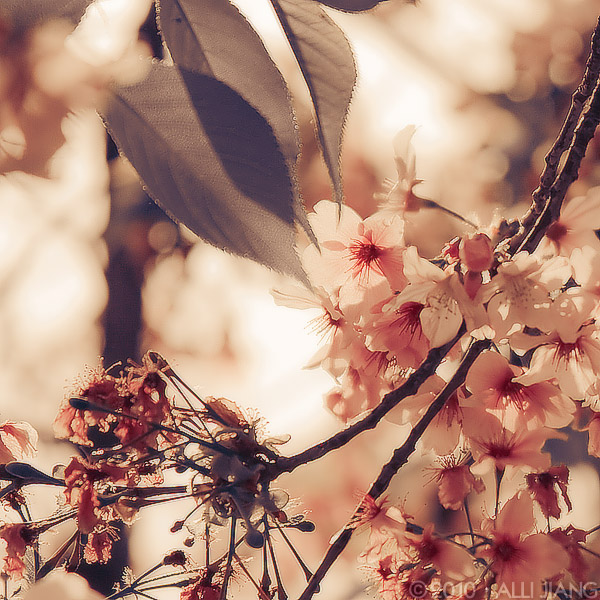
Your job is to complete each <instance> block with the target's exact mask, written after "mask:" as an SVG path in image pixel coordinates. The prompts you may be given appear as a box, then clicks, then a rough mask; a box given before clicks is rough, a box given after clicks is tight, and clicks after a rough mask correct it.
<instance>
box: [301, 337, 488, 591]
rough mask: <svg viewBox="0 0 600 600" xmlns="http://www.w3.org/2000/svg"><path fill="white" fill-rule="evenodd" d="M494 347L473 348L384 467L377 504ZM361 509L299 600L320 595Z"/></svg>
mask: <svg viewBox="0 0 600 600" xmlns="http://www.w3.org/2000/svg"><path fill="white" fill-rule="evenodd" d="M490 343H491V342H490V340H478V341H476V342H474V343H473V344H472V345H471V347H470V348H469V350H468V351H467V353H466V354H465V356H464V358H463V360H462V361H461V363H460V365H459V367H458V369H457V370H456V372H455V373H454V376H453V377H452V379H450V381H449V382H448V383H447V384H446V386H445V387H444V389H443V390H442V391H441V392H440V393H439V394H438V396H437V397H436V399H435V400H434V401H433V403H432V404H431V406H430V407H429V408H428V409H427V412H426V413H425V414H424V415H423V417H421V420H420V421H419V422H418V423H417V424H416V425H415V427H414V428H413V429H412V431H411V432H410V434H409V436H408V438H407V439H406V441H405V442H404V444H402V446H400V447H399V448H397V449H396V451H395V452H394V454H393V455H392V458H391V459H390V461H389V462H388V463H387V464H386V465H384V466H383V468H382V469H381V472H380V473H379V475H378V477H377V479H376V480H375V481H374V482H373V483H372V484H371V487H370V489H369V491H368V492H367V493H368V495H369V496H371V498H373V499H374V500H376V499H377V498H379V497H380V496H381V494H383V492H385V490H386V489H387V488H388V486H389V485H390V482H391V481H392V478H393V477H394V475H395V474H396V473H397V472H398V471H399V470H400V468H401V467H402V466H404V465H405V464H406V462H407V461H408V458H409V457H410V455H411V454H412V453H413V452H414V450H415V446H416V444H417V442H418V441H419V439H421V436H422V435H423V433H424V432H425V429H426V428H427V426H428V425H429V424H430V423H431V421H432V420H433V419H434V417H435V416H436V415H437V414H438V413H439V412H440V410H442V408H443V406H444V404H445V403H446V402H447V400H448V398H450V396H451V395H452V394H453V393H454V392H455V391H456V390H457V389H458V388H459V387H460V386H461V385H462V383H463V382H464V380H465V377H466V375H467V372H468V370H469V368H470V367H471V365H472V364H473V361H474V360H475V359H476V358H477V357H478V356H479V354H480V353H481V352H483V350H485V349H486V348H488V347H489V345H490ZM361 505H362V503H361ZM361 505H359V506H358V507H357V509H356V510H355V511H354V514H353V516H352V517H351V518H350V520H349V521H348V523H347V524H346V526H345V527H344V529H342V531H341V532H340V533H339V534H338V535H337V536H336V538H335V541H334V542H333V543H332V544H331V545H330V546H329V550H328V551H327V553H326V554H325V557H324V558H323V560H322V561H321V564H320V565H319V567H318V569H317V570H316V571H315V574H314V575H313V576H312V577H311V578H310V580H309V582H308V584H307V586H306V588H305V590H304V592H303V593H302V595H301V596H300V598H299V599H298V600H310V598H312V597H313V596H314V594H315V593H316V592H317V591H318V588H319V583H320V582H321V581H322V579H323V577H325V575H326V574H327V572H328V571H329V569H330V567H331V566H332V565H333V563H334V562H335V561H336V559H337V558H338V557H339V555H340V554H341V553H342V551H343V550H344V548H345V547H346V546H347V545H348V542H349V541H350V538H351V537H352V534H353V532H354V529H355V526H354V523H355V519H356V517H357V515H358V511H359V509H360V506H361Z"/></svg>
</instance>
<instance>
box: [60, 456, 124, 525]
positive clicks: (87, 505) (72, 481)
mask: <svg viewBox="0 0 600 600" xmlns="http://www.w3.org/2000/svg"><path fill="white" fill-rule="evenodd" d="M129 477H130V474H129V471H128V470H127V469H124V468H119V467H115V466H112V465H108V464H105V463H103V464H101V465H91V464H89V463H87V462H86V461H84V460H83V459H81V458H78V457H73V458H72V459H71V462H70V463H69V465H68V466H67V468H66V469H65V485H66V486H67V487H66V489H65V492H64V494H65V497H66V499H67V502H68V503H69V504H70V505H71V506H74V507H77V526H78V527H79V530H80V531H81V532H82V533H91V532H92V531H93V530H94V528H95V527H96V526H97V525H98V524H99V523H100V522H101V517H102V515H101V513H100V510H99V509H100V501H99V500H98V491H97V489H96V487H95V486H96V484H97V483H99V482H104V483H113V484H116V483H119V484H122V485H123V484H127V483H128V481H129Z"/></svg>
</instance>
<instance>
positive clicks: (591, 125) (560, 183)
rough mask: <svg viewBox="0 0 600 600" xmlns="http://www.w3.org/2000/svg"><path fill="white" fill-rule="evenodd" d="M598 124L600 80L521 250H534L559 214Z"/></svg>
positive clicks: (599, 121) (519, 249) (599, 119)
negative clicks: (542, 207)
mask: <svg viewBox="0 0 600 600" xmlns="http://www.w3.org/2000/svg"><path fill="white" fill-rule="evenodd" d="M599 123H600V83H599V84H597V85H596V89H595V90H594V93H593V95H592V99H591V101H590V104H589V107H588V109H587V111H586V112H585V114H584V116H583V118H582V119H581V121H580V123H579V125H578V126H577V128H576V129H575V133H574V136H573V143H572V144H571V147H570V148H569V152H568V154H567V158H566V160H565V164H564V166H563V168H562V169H561V172H560V174H559V175H558V177H557V178H556V181H555V182H554V183H553V184H552V186H551V187H550V196H549V198H548V200H547V202H546V205H545V208H544V210H543V211H542V214H541V215H540V217H539V218H538V220H537V221H536V223H535V225H534V226H533V227H532V228H531V230H530V232H529V233H528V235H527V237H526V238H525V240H524V241H523V243H522V244H521V245H520V246H519V248H518V251H521V250H525V251H526V252H533V251H534V250H535V249H536V248H537V246H538V244H539V243H540V241H541V240H542V238H543V237H544V235H545V233H546V230H547V229H548V227H549V226H550V225H551V224H552V223H554V222H555V221H557V220H558V218H559V217H560V209H561V207H562V203H563V200H564V199H565V196H566V194H567V190H568V189H569V186H570V185H571V184H572V183H573V182H574V181H575V180H576V179H577V177H578V176H579V167H580V166H581V161H582V160H583V157H584V156H585V151H586V149H587V147H588V144H589V143H590V141H591V140H592V139H593V137H594V134H595V133H596V128H597V127H598V124H599Z"/></svg>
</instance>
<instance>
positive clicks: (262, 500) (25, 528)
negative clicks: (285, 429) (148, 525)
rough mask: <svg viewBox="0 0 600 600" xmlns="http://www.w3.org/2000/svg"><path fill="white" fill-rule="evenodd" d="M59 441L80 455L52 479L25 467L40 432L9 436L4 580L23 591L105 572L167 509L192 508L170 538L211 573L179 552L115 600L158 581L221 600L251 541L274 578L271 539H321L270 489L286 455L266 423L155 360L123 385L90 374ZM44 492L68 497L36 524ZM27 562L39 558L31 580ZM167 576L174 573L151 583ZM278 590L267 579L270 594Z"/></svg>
mask: <svg viewBox="0 0 600 600" xmlns="http://www.w3.org/2000/svg"><path fill="white" fill-rule="evenodd" d="M55 432H56V435H57V437H59V438H64V439H68V440H69V441H71V442H72V443H73V444H75V445H76V447H77V448H78V449H79V451H80V453H79V456H74V457H72V458H71V460H70V462H69V463H68V464H67V465H65V466H63V467H61V468H55V470H54V474H53V475H52V476H49V475H46V474H44V473H42V472H41V471H38V470H37V469H35V468H34V467H32V466H30V465H28V464H27V463H24V462H21V461H22V460H23V459H25V458H28V457H31V456H32V455H33V453H34V446H35V442H36V440H37V434H36V433H35V431H34V430H33V429H32V428H31V426H29V425H28V424H26V423H13V422H6V423H4V424H3V425H2V426H0V460H2V462H3V466H2V472H1V473H0V478H1V479H3V480H4V481H5V482H8V483H7V485H6V486H5V487H4V488H3V489H2V491H1V498H2V503H3V505H4V506H5V508H6V511H7V514H8V515H12V516H11V518H10V519H11V520H9V519H6V520H5V522H4V523H3V525H2V527H1V528H0V539H1V540H2V541H3V542H2V543H3V545H4V549H5V552H4V564H3V566H2V567H1V570H2V573H3V575H4V576H5V577H7V578H10V579H11V580H13V581H14V582H16V583H17V582H20V581H22V580H23V578H28V579H33V580H36V579H41V578H43V577H45V576H46V575H47V574H48V573H49V572H50V571H52V570H53V569H56V568H57V567H59V566H61V565H62V566H64V567H65V568H66V569H67V571H76V570H77V567H78V565H79V563H80V562H81V561H84V562H86V563H88V564H90V563H106V562H107V561H108V560H109V559H110V557H111V551H112V545H113V542H114V541H115V540H116V539H118V531H119V526H121V525H123V524H125V525H128V524H131V523H132V522H133V521H134V520H135V519H136V518H137V516H138V513H139V511H140V510H142V509H144V508H145V507H147V506H153V505H156V504H159V503H161V502H173V501H175V500H187V502H188V505H187V507H186V508H185V513H186V514H184V516H183V517H182V518H181V519H178V520H177V521H175V522H174V523H173V524H172V527H171V532H173V533H175V532H177V531H181V530H184V529H187V530H188V532H189V536H188V538H187V539H186V541H185V545H186V546H192V545H193V544H194V543H195V541H196V539H200V538H202V539H203V540H204V542H205V544H206V547H207V550H206V561H205V564H204V565H196V564H195V563H194V561H193V560H192V558H191V557H190V556H189V555H188V554H187V553H186V552H184V551H183V550H177V551H174V552H171V553H169V554H168V555H167V556H165V557H164V559H163V560H162V562H161V563H159V564H158V565H156V566H155V567H154V568H153V569H150V571H148V572H147V573H146V574H145V575H144V576H142V577H139V578H137V579H133V578H130V579H129V580H125V581H124V583H123V584H122V585H121V587H120V588H119V589H117V590H116V591H115V593H114V594H113V595H112V596H111V598H122V597H127V596H135V595H136V594H138V593H142V592H144V590H145V589H146V587H147V588H148V589H155V587H153V586H156V585H157V583H156V582H157V581H158V582H160V583H158V587H170V586H175V587H179V588H181V599H182V600H192V599H194V598H196V599H197V598H219V597H223V598H224V597H225V594H226V589H227V583H228V580H229V579H230V577H231V576H232V574H233V570H234V567H235V568H236V570H239V569H242V571H243V570H244V569H245V567H244V566H243V563H241V561H239V558H237V559H236V561H237V562H235V563H234V558H236V557H237V554H236V549H237V547H238V546H239V545H240V544H241V543H242V542H244V543H245V544H246V546H247V547H249V548H251V549H257V548H263V547H265V545H268V546H269V548H270V552H271V561H272V562H271V564H270V566H269V569H272V568H275V569H276V568H277V567H276V566H274V565H275V561H276V555H275V553H274V550H273V547H272V542H271V536H272V535H273V534H277V535H280V536H282V537H283V538H284V539H285V540H286V541H287V542H289V540H288V538H287V536H286V534H285V532H284V529H285V528H293V529H296V530H300V531H311V530H312V529H313V528H314V526H313V524H312V523H311V522H310V521H307V520H306V519H305V518H304V516H303V515H301V514H299V515H295V516H288V515H287V514H286V512H285V511H284V507H285V505H286V504H287V502H288V500H289V498H288V496H287V494H286V493H285V492H283V491H282V490H277V489H273V488H272V486H271V481H272V479H273V478H274V474H273V472H272V469H271V467H272V466H273V465H274V464H275V462H276V460H277V458H278V456H279V455H278V453H277V451H276V449H275V448H276V446H277V445H278V444H281V443H283V442H284V441H286V440H281V439H275V438H267V437H265V436H264V434H263V433H262V426H261V422H260V420H259V419H249V418H248V417H246V416H245V415H244V414H243V413H242V411H241V410H240V409H239V408H238V407H237V406H236V405H235V404H233V403H232V402H230V401H228V400H226V399H224V398H212V397H207V398H200V397H198V396H197V395H196V394H195V393H194V392H193V390H192V389H191V388H189V386H187V384H185V382H183V380H181V379H180V378H179V376H178V375H177V374H176V373H175V372H174V371H173V370H172V369H171V367H170V366H169V365H168V364H167V363H166V362H165V361H164V359H162V357H160V356H159V355H157V354H156V353H153V352H151V353H148V354H147V355H146V356H145V357H144V360H143V364H142V365H141V366H130V367H129V368H128V369H127V370H126V372H124V373H121V374H119V375H111V374H110V373H108V372H107V371H106V370H105V369H103V368H99V369H97V370H90V373H89V374H88V376H87V377H86V378H85V380H84V381H82V382H81V384H80V385H79V387H78V389H77V390H76V392H75V394H74V395H72V396H71V397H70V398H69V399H67V400H66V401H65V402H64V404H63V405H62V407H61V409H60V411H59V414H58V416H57V418H56V421H55ZM165 480H168V481H169V483H170V485H166V483H165ZM40 484H41V485H44V484H45V485H51V486H57V487H60V488H62V491H61V492H60V493H59V498H58V508H57V510H56V512H55V513H54V514H53V515H51V516H50V517H48V518H45V519H41V520H32V519H31V517H30V513H29V503H28V498H27V495H26V492H25V488H26V486H29V485H40ZM190 500H191V501H192V502H193V503H194V508H193V509H192V510H191V511H190V510H189V501H190ZM64 522H71V523H73V525H74V531H73V534H72V536H71V537H70V538H69V539H68V540H67V541H66V542H65V544H64V545H63V546H62V547H61V548H60V549H59V550H58V551H57V552H56V553H55V554H54V555H53V556H52V557H50V558H46V559H45V560H43V559H42V553H41V550H40V538H41V536H42V534H44V533H46V532H47V531H49V530H51V529H54V528H56V526H58V525H59V524H61V523H64ZM220 526H228V527H229V531H230V543H229V547H228V549H227V552H225V554H222V555H220V556H214V557H212V558H210V559H209V550H208V548H209V547H210V545H211V542H212V540H213V538H214V535H213V530H214V529H215V528H218V527H220ZM28 554H33V556H34V557H35V561H34V565H35V566H34V567H33V569H34V571H33V572H31V568H32V566H31V563H30V562H29V561H28V560H27V556H28ZM238 562H239V563H240V564H238ZM28 565H29V566H28ZM240 565H241V566H240ZM158 569H162V571H164V570H165V569H170V571H168V572H167V573H164V572H162V573H161V574H159V575H156V577H155V578H153V575H154V572H155V571H157V570H158ZM267 575H268V573H267ZM269 581H270V580H269V578H268V577H267V578H266V579H265V578H264V577H263V582H262V584H261V585H262V588H261V590H262V592H261V593H262V594H263V595H265V594H267V593H268V592H269V589H270V583H269ZM144 586H146V587H144ZM257 586H258V584H257ZM32 589H34V588H32Z"/></svg>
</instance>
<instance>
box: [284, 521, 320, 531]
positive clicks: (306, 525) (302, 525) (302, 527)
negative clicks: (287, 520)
mask: <svg viewBox="0 0 600 600" xmlns="http://www.w3.org/2000/svg"><path fill="white" fill-rule="evenodd" d="M290 527H293V528H294V529H297V530H298V531H302V532H304V533H311V532H313V531H314V530H315V524H314V523H313V522H312V521H300V522H299V523H295V524H294V525H290Z"/></svg>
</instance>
